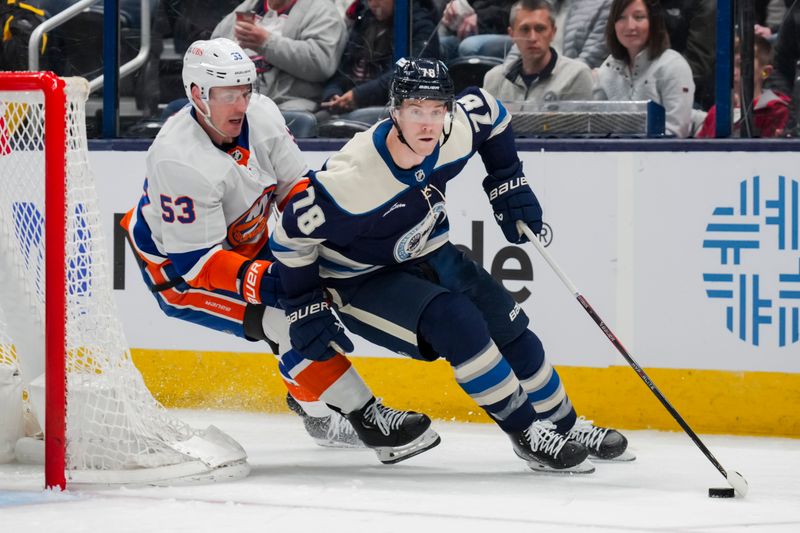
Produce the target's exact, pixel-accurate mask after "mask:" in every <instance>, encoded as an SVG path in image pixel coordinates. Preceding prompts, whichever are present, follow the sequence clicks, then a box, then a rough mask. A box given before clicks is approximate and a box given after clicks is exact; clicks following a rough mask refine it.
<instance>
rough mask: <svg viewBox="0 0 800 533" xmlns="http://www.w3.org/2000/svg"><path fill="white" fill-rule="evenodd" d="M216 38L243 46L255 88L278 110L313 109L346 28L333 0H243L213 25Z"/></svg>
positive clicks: (334, 63) (339, 52)
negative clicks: (254, 74) (254, 69)
mask: <svg viewBox="0 0 800 533" xmlns="http://www.w3.org/2000/svg"><path fill="white" fill-rule="evenodd" d="M238 12H242V13H247V12H253V13H254V15H237V13H238ZM216 37H227V38H229V39H233V40H234V41H237V42H238V43H239V44H240V45H241V46H242V48H244V49H245V51H246V52H247V53H248V54H249V55H250V57H251V58H252V59H253V61H254V62H255V63H256V66H257V67H258V75H259V79H260V84H259V88H258V91H259V92H260V93H261V94H265V95H267V96H269V97H270V98H271V99H272V100H273V101H274V102H275V103H276V104H278V107H279V108H280V109H281V111H293V110H297V111H316V110H317V108H318V106H319V101H320V98H321V96H322V88H323V86H324V84H325V81H326V80H328V78H330V77H331V76H333V74H334V73H335V72H336V68H337V67H338V66H339V60H340V58H341V57H342V52H343V51H344V45H345V42H346V40H347V29H346V27H345V23H344V21H343V20H342V17H341V16H340V15H339V12H338V11H337V9H336V6H334V4H333V2H329V1H324V2H321V1H319V0H270V1H269V2H268V3H267V2H262V1H261V0H245V1H244V2H242V3H241V4H239V6H238V7H237V8H236V9H235V10H234V11H233V12H231V13H229V14H228V15H227V16H226V17H225V18H224V19H222V21H221V22H220V23H219V24H218V25H217V27H216V28H215V29H214V33H213V34H212V38H216Z"/></svg>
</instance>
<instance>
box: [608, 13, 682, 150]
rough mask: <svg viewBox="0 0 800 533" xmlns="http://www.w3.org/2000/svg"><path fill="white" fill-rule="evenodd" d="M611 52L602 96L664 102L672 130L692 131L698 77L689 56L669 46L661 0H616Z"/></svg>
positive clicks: (611, 17)
mask: <svg viewBox="0 0 800 533" xmlns="http://www.w3.org/2000/svg"><path fill="white" fill-rule="evenodd" d="M606 43H607V44H608V48H609V50H610V51H611V55H610V56H609V57H608V59H606V61H605V62H604V63H603V65H602V66H601V67H600V68H599V69H598V71H597V81H596V84H595V88H594V98H595V99H596V100H653V101H655V102H657V103H659V104H661V105H663V106H664V108H665V112H666V130H667V133H669V134H672V135H674V136H676V137H687V136H688V135H689V133H690V130H691V124H692V101H693V99H694V81H693V80H692V70H691V68H689V64H688V63H687V62H686V59H684V58H683V56H682V55H680V54H679V53H678V52H676V51H675V50H671V49H669V36H668V35H667V30H666V25H665V23H664V12H663V9H662V7H661V5H660V4H659V2H658V0H614V1H613V2H612V4H611V13H610V15H609V18H608V24H607V25H606Z"/></svg>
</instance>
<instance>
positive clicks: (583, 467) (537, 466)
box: [528, 459, 594, 475]
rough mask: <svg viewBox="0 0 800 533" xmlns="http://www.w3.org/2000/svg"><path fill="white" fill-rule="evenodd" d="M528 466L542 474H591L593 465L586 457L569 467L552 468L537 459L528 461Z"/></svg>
mask: <svg viewBox="0 0 800 533" xmlns="http://www.w3.org/2000/svg"><path fill="white" fill-rule="evenodd" d="M528 468H530V469H531V470H533V471H534V472H538V473H542V474H559V475H561V474H591V473H592V472H594V465H593V464H592V462H591V461H590V460H588V459H586V460H584V461H583V462H582V463H579V464H577V465H575V466H571V467H569V468H553V467H551V466H547V465H545V464H542V463H539V462H537V461H528Z"/></svg>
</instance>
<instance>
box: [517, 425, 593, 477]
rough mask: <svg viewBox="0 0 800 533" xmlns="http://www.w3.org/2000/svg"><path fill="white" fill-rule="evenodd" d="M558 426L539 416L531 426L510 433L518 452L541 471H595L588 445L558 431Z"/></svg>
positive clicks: (529, 465) (586, 472)
mask: <svg viewBox="0 0 800 533" xmlns="http://www.w3.org/2000/svg"><path fill="white" fill-rule="evenodd" d="M555 429H556V426H555V424H553V423H552V422H549V421H547V420H537V421H536V422H534V423H533V424H532V425H531V427H529V428H528V429H526V430H524V431H520V432H517V433H509V434H508V436H509V437H511V443H512V444H513V446H514V452H515V453H516V454H517V455H518V456H519V457H520V458H521V459H524V460H525V461H527V462H528V467H530V468H531V469H532V470H535V471H537V472H553V473H557V474H591V473H592V472H594V465H593V464H592V463H591V462H590V461H587V460H586V458H587V457H588V456H589V451H588V450H587V449H586V446H584V445H583V444H581V443H579V442H575V441H574V440H569V439H568V438H566V437H565V436H564V435H561V434H560V433H557V432H556V430H555Z"/></svg>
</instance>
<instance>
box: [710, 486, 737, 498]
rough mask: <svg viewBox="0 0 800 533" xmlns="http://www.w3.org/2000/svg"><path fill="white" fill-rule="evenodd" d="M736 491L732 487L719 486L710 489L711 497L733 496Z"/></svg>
mask: <svg viewBox="0 0 800 533" xmlns="http://www.w3.org/2000/svg"><path fill="white" fill-rule="evenodd" d="M734 496H736V492H735V491H734V490H733V488H731V487H717V488H710V489H708V497H709V498H733V497H734Z"/></svg>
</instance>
